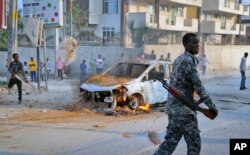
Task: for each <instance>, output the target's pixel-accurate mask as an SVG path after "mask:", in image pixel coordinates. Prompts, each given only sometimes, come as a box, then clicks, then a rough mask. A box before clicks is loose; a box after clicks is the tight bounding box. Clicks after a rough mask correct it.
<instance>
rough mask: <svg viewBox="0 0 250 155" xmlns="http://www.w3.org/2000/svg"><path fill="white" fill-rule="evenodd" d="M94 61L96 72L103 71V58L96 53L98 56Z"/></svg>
mask: <svg viewBox="0 0 250 155" xmlns="http://www.w3.org/2000/svg"><path fill="white" fill-rule="evenodd" d="M95 63H96V73H97V74H100V73H102V71H103V66H104V59H103V58H101V55H100V54H99V55H98V58H97V59H96V60H95Z"/></svg>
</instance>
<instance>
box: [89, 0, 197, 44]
mask: <svg viewBox="0 0 250 155" xmlns="http://www.w3.org/2000/svg"><path fill="white" fill-rule="evenodd" d="M201 4H202V0H186V1H182V0H147V1H144V0H102V1H101V2H100V0H91V1H89V25H90V27H91V28H92V31H94V34H95V35H96V36H98V37H100V38H101V39H102V40H103V41H104V42H105V43H112V42H117V41H120V42H121V43H122V44H129V42H131V41H132V42H134V41H135V39H138V37H139V40H140V39H141V40H143V41H146V42H151V43H154V42H160V43H169V44H172V43H178V42H180V39H181V36H182V34H183V32H198V17H199V16H198V12H197V10H198V7H201ZM131 31H133V32H134V33H133V35H132V36H130V35H129V33H130V32H131ZM138 33H139V34H138ZM135 34H137V36H134V35H135Z"/></svg>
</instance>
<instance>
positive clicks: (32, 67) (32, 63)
mask: <svg viewBox="0 0 250 155" xmlns="http://www.w3.org/2000/svg"><path fill="white" fill-rule="evenodd" d="M28 64H29V70H30V78H31V81H32V82H33V81H34V82H36V62H35V61H34V59H33V57H31V58H30V61H29V63H28Z"/></svg>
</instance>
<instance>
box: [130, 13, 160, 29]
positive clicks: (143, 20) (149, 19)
mask: <svg viewBox="0 0 250 155" xmlns="http://www.w3.org/2000/svg"><path fill="white" fill-rule="evenodd" d="M127 17H128V21H127V23H128V24H130V23H131V22H133V28H143V27H149V28H157V24H156V23H155V17H154V15H153V14H149V13H145V12H136V13H129V14H128V16H127Z"/></svg>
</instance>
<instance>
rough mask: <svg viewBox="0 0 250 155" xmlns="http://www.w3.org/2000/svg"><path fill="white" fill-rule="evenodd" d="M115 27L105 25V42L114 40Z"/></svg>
mask: <svg viewBox="0 0 250 155" xmlns="http://www.w3.org/2000/svg"><path fill="white" fill-rule="evenodd" d="M114 35H115V28H114V27H104V28H103V40H104V41H105V42H114Z"/></svg>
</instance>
